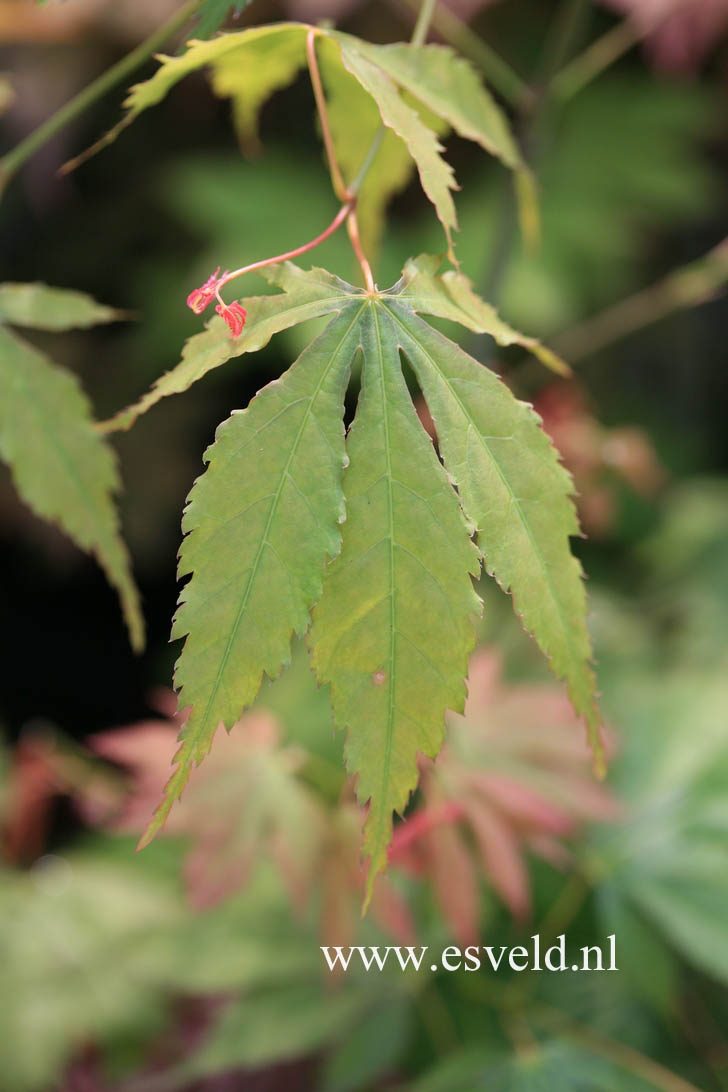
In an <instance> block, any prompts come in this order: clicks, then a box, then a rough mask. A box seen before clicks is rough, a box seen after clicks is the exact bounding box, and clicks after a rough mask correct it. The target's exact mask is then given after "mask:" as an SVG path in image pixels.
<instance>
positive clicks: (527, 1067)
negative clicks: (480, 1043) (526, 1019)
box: [410, 1039, 654, 1092]
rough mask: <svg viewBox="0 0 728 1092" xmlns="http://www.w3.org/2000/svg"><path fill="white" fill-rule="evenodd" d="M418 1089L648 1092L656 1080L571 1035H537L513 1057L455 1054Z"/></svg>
mask: <svg viewBox="0 0 728 1092" xmlns="http://www.w3.org/2000/svg"><path fill="white" fill-rule="evenodd" d="M410 1088H411V1090H412V1092H554V1090H555V1089H557V1088H558V1089H559V1092H562V1090H563V1092H648V1090H649V1089H654V1085H653V1084H652V1083H651V1082H649V1081H647V1080H642V1079H641V1078H640V1077H638V1076H636V1075H635V1074H633V1073H631V1072H629V1070H627V1069H624V1068H622V1067H620V1066H618V1065H616V1064H615V1063H614V1062H612V1061H608V1060H607V1059H606V1058H602V1057H599V1055H598V1054H595V1053H592V1052H590V1051H589V1050H587V1049H586V1048H585V1047H582V1046H579V1045H577V1044H575V1043H571V1042H569V1041H568V1040H566V1039H562V1040H560V1039H553V1040H550V1041H545V1042H541V1041H539V1040H535V1039H534V1040H533V1042H532V1044H531V1047H530V1049H528V1050H522V1051H518V1052H514V1053H513V1054H512V1055H511V1056H510V1057H509V1058H504V1056H503V1053H502V1052H500V1051H495V1050H493V1051H492V1052H489V1051H487V1050H477V1049H471V1050H469V1051H468V1050H465V1051H462V1052H460V1053H454V1054H452V1055H451V1056H450V1057H448V1058H447V1059H445V1061H443V1062H442V1063H441V1064H440V1065H438V1066H436V1067H435V1069H434V1070H432V1072H431V1073H430V1074H428V1075H425V1076H424V1077H422V1078H421V1079H420V1080H418V1081H415V1082H413V1084H412V1085H410Z"/></svg>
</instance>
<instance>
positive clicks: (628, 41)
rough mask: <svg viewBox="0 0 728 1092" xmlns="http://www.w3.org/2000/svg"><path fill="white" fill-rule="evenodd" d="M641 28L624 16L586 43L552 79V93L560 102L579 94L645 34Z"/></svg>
mask: <svg viewBox="0 0 728 1092" xmlns="http://www.w3.org/2000/svg"><path fill="white" fill-rule="evenodd" d="M645 33H646V32H645V31H644V30H642V29H641V28H640V27H638V26H637V24H636V23H635V22H634V21H633V20H631V19H625V20H624V22H622V23H619V24H618V25H617V26H616V27H612V28H611V30H608V31H607V32H606V34H603V35H602V36H601V38H597V40H596V41H595V42H592V43H591V45H589V46H587V47H586V49H585V50H584V51H583V53H580V54H579V56H578V57H574V59H573V61H570V62H569V63H568V64H567V65H565V66H564V68H562V69H561V71H560V72H559V73H558V74H557V75H556V76H555V77H554V79H553V80H552V82H551V94H552V95H553V97H554V98H555V99H558V100H559V102H567V101H568V99H571V98H573V97H574V95H576V94H578V92H579V91H581V90H582V88H584V87H586V85H587V84H588V83H591V81H592V80H593V79H595V78H596V77H597V76H599V75H600V74H601V73H602V72H603V71H604V70H605V69H606V68H608V67H609V66H610V65H611V64H614V62H615V61H618V60H619V58H620V57H622V56H623V55H624V54H625V53H627V52H628V51H629V50H630V49H632V47H633V46H635V45H637V43H638V42H639V41H640V40H641V39H642V38H643V37H644V36H645Z"/></svg>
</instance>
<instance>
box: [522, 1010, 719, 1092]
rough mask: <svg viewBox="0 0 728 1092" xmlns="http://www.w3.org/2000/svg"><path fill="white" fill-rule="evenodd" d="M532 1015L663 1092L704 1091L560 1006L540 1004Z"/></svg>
mask: <svg viewBox="0 0 728 1092" xmlns="http://www.w3.org/2000/svg"><path fill="white" fill-rule="evenodd" d="M529 1016H530V1017H531V1019H533V1020H534V1021H535V1022H537V1023H539V1024H541V1025H544V1026H546V1027H548V1028H549V1029H551V1030H552V1031H555V1032H556V1033H558V1034H562V1035H566V1036H568V1038H570V1039H572V1040H573V1041H574V1042H576V1043H579V1044H580V1045H581V1046H583V1047H585V1048H586V1049H587V1050H589V1051H591V1052H592V1053H593V1054H597V1055H599V1056H600V1057H602V1058H606V1059H607V1060H608V1061H610V1062H612V1063H613V1064H614V1065H616V1066H619V1068H620V1069H624V1070H626V1072H628V1073H633V1074H634V1075H635V1076H636V1077H639V1078H640V1079H641V1080H643V1081H645V1082H646V1083H647V1084H650V1085H652V1087H653V1088H657V1089H660V1092H700V1089H698V1088H697V1087H696V1086H695V1085H694V1084H691V1083H690V1082H689V1081H686V1080H684V1078H682V1077H680V1076H679V1075H678V1074H677V1073H673V1072H671V1071H670V1070H669V1069H666V1068H665V1066H663V1065H661V1064H660V1063H659V1062H656V1061H654V1059H653V1058H649V1057H648V1056H647V1055H646V1054H642V1053H641V1052H640V1051H639V1050H635V1048H634V1047H631V1046H628V1045H627V1044H626V1043H620V1042H617V1040H616V1039H611V1038H610V1037H609V1036H607V1035H602V1034H601V1032H598V1031H595V1030H594V1029H593V1028H590V1027H587V1026H586V1025H583V1024H577V1023H576V1022H575V1021H573V1020H571V1019H569V1017H568V1016H566V1015H564V1013H562V1012H560V1011H558V1010H557V1009H552V1008H551V1007H550V1006H548V1005H540V1004H536V1005H534V1006H533V1007H532V1008H531V1009H530V1010H529Z"/></svg>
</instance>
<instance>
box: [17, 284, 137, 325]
mask: <svg viewBox="0 0 728 1092" xmlns="http://www.w3.org/2000/svg"><path fill="white" fill-rule="evenodd" d="M124 317H125V316H124V312H123V311H117V310H116V309H115V308H113V307H106V306H105V305H104V304H103V303H97V302H96V300H95V299H93V298H92V297H91V296H87V295H86V293H85V292H76V291H74V290H73V289H70V288H51V287H50V286H49V285H47V284H40V283H36V284H12V283H8V282H6V283H5V284H0V322H8V323H11V324H12V325H14V326H29V327H32V329H34V330H71V329H74V328H79V329H84V330H85V329H88V327H89V326H98V325H99V323H102V322H116V321H117V320H118V319H120V318H124Z"/></svg>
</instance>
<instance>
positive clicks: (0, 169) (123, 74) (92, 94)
mask: <svg viewBox="0 0 728 1092" xmlns="http://www.w3.org/2000/svg"><path fill="white" fill-rule="evenodd" d="M204 2H205V0H188V2H187V3H186V4H183V5H182V7H181V8H180V9H179V11H176V12H175V13H174V15H172V16H171V17H170V18H169V19H168V20H167V22H166V23H163V24H162V26H161V27H158V28H157V30H155V31H154V33H153V34H150V35H149V37H148V38H146V39H145V40H144V41H143V42H140V43H139V45H138V46H136V48H135V49H132V51H131V53H127V55H126V56H125V57H122V59H121V60H120V61H118V62H117V63H116V64H114V65H112V66H111V68H107V70H106V71H105V72H103V73H102V74H101V75H100V76H99V77H98V78H97V79H95V80H93V81H92V83H90V84H89V85H88V87H84V89H83V90H82V91H79V93H78V94H77V95H74V97H73V98H72V99H70V101H69V102H67V103H66V104H65V106H62V107H61V108H60V110H57V111H56V113H55V114H53V115H52V116H51V117H49V118H48V120H47V121H44V122H43V123H42V124H41V125H39V126H38V128H37V129H34V130H33V132H32V133H30V134H29V135H28V136H27V137H26V138H25V139H24V140H21V142H20V143H19V144H17V145H16V146H15V148H13V149H12V151H10V152H8V153H7V155H4V156H3V157H2V159H0V194H1V193H2V192H3V190H4V189H5V187H6V186H7V184H8V182H10V181H11V179H12V178H13V177H14V176H15V175H16V174H17V172H18V171H19V170H20V168H21V167H22V166H23V164H24V163H25V162H26V161H27V160H28V159H30V157H31V156H32V155H35V153H36V152H37V151H38V150H39V149H40V148H42V147H43V146H44V145H45V144H47V143H48V141H49V140H51V138H52V137H54V136H55V135H56V133H58V132H60V130H61V129H63V128H64V127H65V126H66V125H68V123H69V122H71V121H73V120H74V118H77V117H78V116H79V115H80V114H82V113H83V112H84V111H85V110H87V109H88V107H89V106H91V105H93V103H94V102H96V100H97V99H100V98H101V97H102V96H103V95H105V94H106V92H107V91H110V90H111V89H112V88H113V87H115V86H116V85H117V84H119V83H121V82H122V81H123V80H125V79H126V78H127V76H129V75H130V73H132V72H133V71H134V70H135V69H136V68H138V67H139V65H141V64H143V63H144V61H146V60H148V59H149V57H151V56H152V54H153V53H155V52H156V51H157V50H158V49H159V47H160V46H162V45H164V43H165V42H166V41H167V39H168V38H170V37H171V36H172V35H173V34H175V33H176V31H178V30H180V29H181V27H183V26H184V24H185V23H186V22H188V20H189V19H191V18H192V16H193V15H194V14H195V13H196V12H197V11H199V9H200V8H201V7H202V5H203V4H204Z"/></svg>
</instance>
